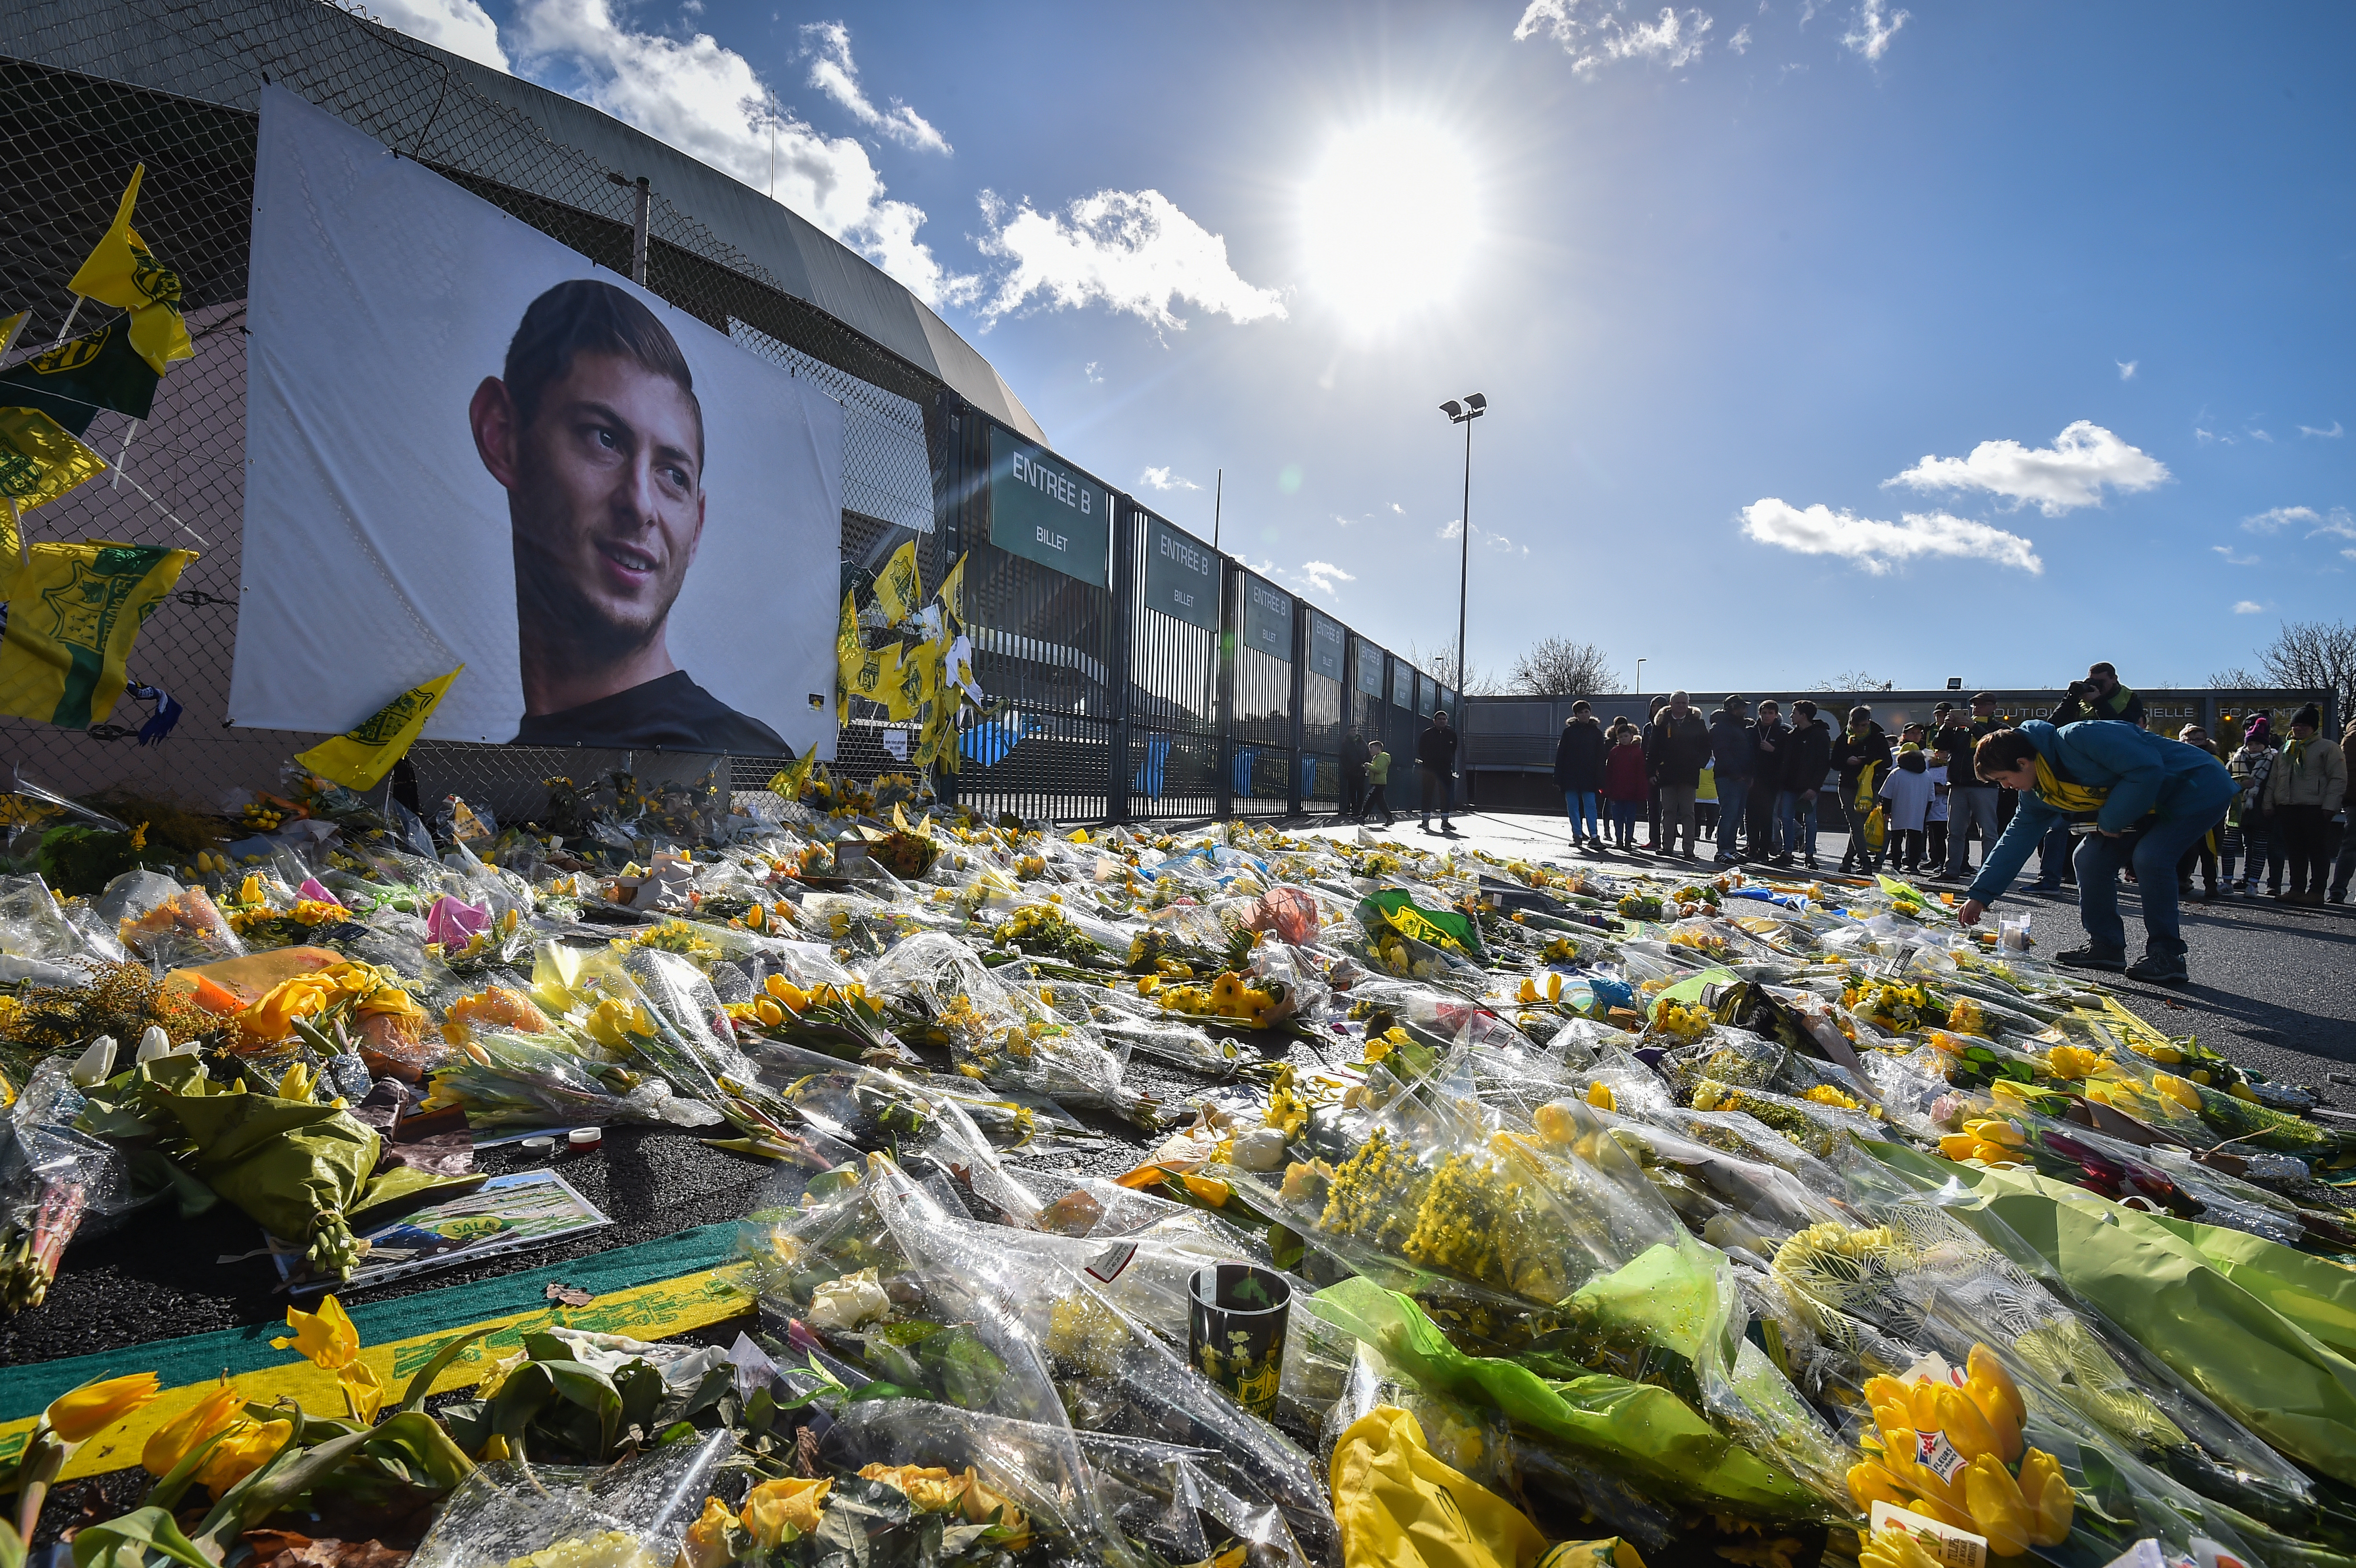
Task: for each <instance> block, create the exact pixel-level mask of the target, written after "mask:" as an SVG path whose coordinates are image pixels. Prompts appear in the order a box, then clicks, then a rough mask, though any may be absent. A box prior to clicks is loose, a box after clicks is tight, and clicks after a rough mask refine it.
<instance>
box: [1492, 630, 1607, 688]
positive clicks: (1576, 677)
mask: <svg viewBox="0 0 2356 1568" xmlns="http://www.w3.org/2000/svg"><path fill="white" fill-rule="evenodd" d="M1507 679H1508V681H1509V683H1510V685H1511V688H1512V689H1514V690H1515V691H1526V692H1528V693H1529V694H1530V695H1532V696H1533V697H1558V696H1559V697H1602V696H1607V695H1609V694H1610V693H1612V692H1615V691H1624V690H1626V689H1627V688H1626V687H1625V686H1624V685H1623V684H1622V682H1621V679H1620V677H1618V676H1617V675H1614V674H1613V673H1612V666H1611V662H1610V661H1609V660H1608V659H1606V658H1605V657H1604V654H1603V650H1602V649H1601V648H1599V647H1597V646H1596V645H1594V644H1593V643H1574V642H1572V641H1571V640H1570V639H1569V637H1543V638H1540V639H1539V640H1538V641H1537V642H1535V643H1533V644H1531V645H1529V646H1528V647H1526V648H1525V649H1523V650H1522V652H1521V653H1520V654H1519V655H1517V656H1515V659H1514V667H1513V671H1512V673H1511V674H1510V675H1509V676H1508V677H1507Z"/></svg>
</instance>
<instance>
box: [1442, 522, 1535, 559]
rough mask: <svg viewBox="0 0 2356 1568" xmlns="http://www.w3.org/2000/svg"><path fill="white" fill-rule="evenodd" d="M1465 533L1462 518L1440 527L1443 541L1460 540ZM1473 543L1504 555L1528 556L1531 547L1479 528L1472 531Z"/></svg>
mask: <svg viewBox="0 0 2356 1568" xmlns="http://www.w3.org/2000/svg"><path fill="white" fill-rule="evenodd" d="M1463 533H1464V519H1463V518H1462V517H1451V518H1449V519H1448V520H1447V521H1446V522H1444V523H1442V524H1440V538H1441V539H1451V540H1452V539H1460V538H1462V536H1463ZM1472 542H1473V543H1474V544H1477V545H1479V546H1481V547H1482V548H1483V549H1494V550H1496V551H1498V552H1499V553H1501V554H1504V555H1515V554H1519V555H1527V554H1529V553H1530V547H1529V546H1527V545H1526V544H1522V545H1517V544H1515V542H1514V541H1513V540H1511V539H1507V538H1506V537H1505V535H1503V534H1493V533H1491V532H1490V531H1489V530H1488V529H1486V528H1480V527H1477V526H1476V527H1475V528H1473V529H1472Z"/></svg>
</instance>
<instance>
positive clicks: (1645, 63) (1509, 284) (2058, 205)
mask: <svg viewBox="0 0 2356 1568" xmlns="http://www.w3.org/2000/svg"><path fill="white" fill-rule="evenodd" d="M379 9H380V12H381V13H383V14H385V15H386V17H387V19H388V20H390V21H392V22H393V23H395V25H397V26H401V27H405V28H407V29H408V30H410V31H412V32H415V33H417V34H419V35H420V36H421V37H428V38H431V39H433V40H434V41H435V42H439V43H443V44H444V45H445V47H451V48H458V49H460V50H461V51H462V52H466V53H470V54H473V55H475V56H477V58H484V59H497V60H499V61H501V62H503V63H505V64H507V65H508V66H509V68H511V69H516V70H518V71H519V73H520V74H523V75H526V76H529V77H531V78H532V79H533V80H539V81H541V82H544V83H546V84H548V85H551V86H553V87H557V88H560V89H562V90H563V91H569V92H573V93H574V94H575V95H577V96H581V97H583V98H585V99H587V100H588V101H592V102H594V103H597V104H598V105H599V106H601V107H604V108H606V109H607V110H608V111H609V112H615V113H616V114H617V115H618V116H619V117H621V118H623V119H626V120H629V121H631V122H632V123H637V124H638V125H640V126H642V127H643V128H644V129H647V130H648V131H650V132H652V133H655V134H657V135H659V136H662V137H663V138H664V139H665V140H668V141H670V142H672V143H673V144H677V145H680V146H681V147H683V148H685V149H686V150H688V151H690V152H692V153H694V154H696V155H698V156H701V157H703V158H705V159H706V160H707V161H709V162H712V163H713V164H715V165H718V166H720V167H722V168H723V169H726V170H728V171H729V172H731V173H733V174H735V175H736V176H738V177H740V178H743V179H745V180H746V181H747V183H750V184H752V185H754V186H755V187H762V188H766V186H767V183H768V173H767V171H768V166H769V165H768V148H769V147H770V145H771V143H772V133H773V132H774V133H775V139H776V145H777V146H778V148H779V149H780V160H781V165H782V168H781V173H780V175H779V177H778V180H777V187H776V189H777V195H778V197H779V198H780V199H783V200H785V201H787V203H788V204H789V205H791V206H794V207H795V208H797V209H798V210H801V211H803V212H805V213H806V214H808V215H809V216H810V217H811V218H813V219H815V220H817V221H819V223H820V224H821V226H823V227H826V228H827V229H829V230H830V231H831V232H834V233H836V234H837V235H838V236H839V237H841V238H842V239H843V240H845V242H846V243H849V244H851V245H853V246H854V247H855V248H857V249H859V250H861V251H862V252H863V253H865V254H867V255H869V256H870V257H871V258H873V259H874V260H876V261H878V262H879V264H882V265H883V266H885V267H886V268H887V270H889V271H891V272H894V275H895V276H898V277H900V278H901V279H902V280H903V281H905V282H906V283H909V284H910V286H911V287H913V288H916V289H917V290H918V291H919V292H920V293H925V294H926V296H927V297H929V298H931V299H932V300H934V301H935V302H936V304H937V308H938V309H939V310H940V311H941V314H942V315H944V317H945V318H947V319H948V321H949V322H950V323H951V324H952V325H955V326H957V327H958V329H959V330H960V331H962V332H964V333H965V334H966V335H967V336H969V338H971V339H972V340H973V341H974V342H975V343H976V344H977V345H978V346H980V348H981V350H982V351H983V352H984V353H985V354H986V355H988V356H989V357H990V358H991V361H992V362H993V363H994V364H995V365H996V366H997V367H998V368H999V370H1000V372H1001V374H1002V375H1004V376H1005V378H1006V379H1007V380H1008V382H1009V383H1010V384H1011V385H1012V386H1013V388H1014V389H1015V390H1016V392H1017V393H1018V395H1020V396H1021V397H1022V398H1023V400H1024V401H1025V403H1026V404H1028V406H1029V407H1030V408H1031V410H1032V411H1033V413H1034V414H1035V415H1036V416H1037V417H1038V418H1039V420H1040V421H1041V422H1042V423H1043V424H1044V426H1045V428H1046V430H1047V431H1048V432H1049V434H1050V436H1051V437H1052V438H1053V440H1054V443H1055V446H1056V448H1057V449H1058V450H1059V451H1060V452H1061V453H1063V454H1064V455H1065V456H1066V457H1067V458H1069V459H1070V460H1071V461H1073V462H1075V463H1076V464H1081V465H1083V466H1085V467H1087V468H1089V469H1091V470H1093V471H1094V472H1096V473H1097V474H1098V475H1101V476H1102V477H1103V478H1104V479H1105V480H1107V481H1108V483H1111V484H1113V485H1119V486H1122V487H1124V488H1128V489H1130V490H1131V491H1132V492H1134V493H1136V494H1138V495H1139V496H1141V498H1142V499H1144V500H1146V501H1147V502H1148V503H1149V504H1151V505H1153V506H1155V507H1157V508H1158V509H1160V510H1162V511H1163V512H1165V513H1166V514H1167V515H1169V516H1170V517H1173V519H1175V520H1177V521H1179V522H1181V523H1183V524H1184V525H1186V526H1188V527H1191V528H1196V529H1198V530H1199V531H1201V532H1202V533H1203V534H1205V536H1206V537H1207V536H1208V535H1209V533H1210V531H1211V526H1212V497H1213V485H1214V475H1215V474H1216V473H1218V472H1219V471H1221V470H1224V471H1225V475H1226V482H1225V504H1224V519H1223V524H1222V536H1223V542H1224V543H1226V546H1227V547H1228V548H1229V549H1234V550H1237V551H1238V552H1240V553H1242V554H1244V555H1246V556H1247V557H1248V560H1250V561H1252V562H1253V563H1254V564H1255V565H1265V567H1266V568H1267V569H1268V570H1269V571H1270V572H1271V573H1272V574H1273V575H1275V576H1277V577H1279V578H1280V580H1282V581H1286V582H1288V583H1290V584H1291V585H1292V586H1294V587H1296V588H1298V589H1300V590H1301V592H1305V593H1307V594H1308V595H1309V596H1310V597H1311V598H1312V600H1314V601H1316V602H1318V603H1322V604H1323V605H1325V606H1326V607H1327V608H1329V609H1331V610H1333V611H1334V612H1335V613H1338V614H1340V615H1341V616H1343V617H1344V619H1345V620H1347V621H1349V622H1350V623H1351V624H1354V625H1355V626H1356V627H1358V628H1359V629H1360V630H1362V631H1364V632H1365V633H1366V634H1367V635H1371V636H1373V637H1375V638H1376V639H1377V640H1380V641H1382V642H1384V643H1386V644H1387V645H1390V646H1392V647H1394V648H1399V649H1405V648H1406V647H1407V646H1408V645H1410V644H1413V645H1416V646H1418V647H1419V648H1420V649H1422V650H1424V651H1425V652H1427V653H1438V652H1440V651H1441V650H1444V649H1446V648H1448V647H1449V646H1450V645H1451V644H1452V641H1453V638H1454V635H1455V626H1456V588H1457V553H1458V545H1457V543H1456V542H1455V541H1456V535H1455V528H1456V527H1457V523H1458V519H1459V517H1460V515H1461V512H1462V490H1461V486H1462V467H1461V464H1462V453H1463V448H1462V439H1461V432H1459V431H1457V430H1455V429H1453V428H1451V426H1450V425H1449V423H1448V421H1447V420H1446V419H1445V418H1444V417H1443V416H1442V415H1441V414H1440V411H1438V408H1437V405H1438V404H1439V403H1440V400H1442V399H1445V398H1451V397H1457V396H1460V395H1462V394H1463V393H1466V392H1471V391H1482V392H1484V393H1486V394H1487V395H1488V397H1489V399H1490V400H1491V404H1492V410H1493V411H1492V412H1491V413H1490V414H1489V415H1488V416H1487V417H1485V418H1484V419H1483V420H1482V421H1480V423H1479V424H1478V426H1477V427H1476V429H1475V432H1474V437H1473V464H1472V523H1473V533H1472V573H1471V578H1472V581H1471V604H1472V612H1471V623H1472V633H1471V637H1470V644H1471V655H1472V664H1473V667H1474V669H1475V672H1476V674H1477V673H1478V672H1480V671H1482V670H1483V669H1502V667H1505V665H1506V664H1508V663H1509V662H1510V660H1511V658H1512V656H1513V655H1514V654H1515V653H1516V652H1517V651H1519V650H1520V649H1521V648H1523V647H1524V646H1526V645H1528V644H1529V643H1530V642H1532V641H1533V640H1535V639H1536V638H1537V637H1540V636H1546V635H1568V636H1569V637H1572V638H1574V639H1577V640H1580V641H1592V642H1595V643H1597V644H1599V645H1601V647H1602V648H1603V649H1604V650H1605V651H1606V652H1607V654H1609V655H1610V656H1611V657H1612V661H1613V663H1614V664H1615V666H1616V667H1618V669H1619V671H1620V673H1621V674H1622V677H1631V676H1633V674H1634V668H1635V661H1636V660H1637V659H1638V658H1639V657H1642V658H1644V660H1645V661H1646V662H1645V665H1644V685H1645V687H1646V688H1647V689H1654V690H1659V689H1665V688H1666V687H1667V686H1670V685H1676V684H1690V685H1692V686H1694V687H1695V688H1697V689H1698V688H1705V687H1707V688H1713V689H1718V688H1725V687H1727V686H1730V685H1731V686H1733V687H1736V688H1741V689H1746V690H1750V691H1752V692H1760V691H1767V690H1772V689H1776V688H1798V687H1804V686H1807V685H1810V684H1813V683H1815V682H1819V681H1821V680H1823V679H1824V678H1826V677H1829V676H1831V675H1833V674H1835V673H1836V672H1839V671H1845V670H1849V669H1855V668H1864V669H1867V670H1869V671H1871V672H1873V673H1875V674H1878V675H1880V676H1882V677H1887V678H1892V679H1895V680H1897V681H1898V682H1899V684H1900V685H1901V686H1932V685H1937V684H1940V683H1941V682H1942V681H1944V678H1945V677H1949V676H1961V677H1963V678H1964V679H1965V682H1966V683H1967V684H1969V685H1979V684H1983V683H1985V684H1989V685H1996V684H2008V685H2010V684H2058V683H2060V682H2061V681H2062V680H2064V679H2066V678H2067V677H2070V676H2071V675H2072V674H2074V673H2077V672H2078V671H2081V670H2083V667H2084V666H2085V664H2086V663H2087V661H2088V660H2090V659H2093V658H2097V657H2108V658H2111V659H2114V660H2115V661H2116V662H2117V663H2118V665H2119V667H2120V669H2121V671H2122V673H2123V675H2124V676H2125V677H2126V679H2127V680H2128V681H2129V683H2130V684H2135V685H2142V686H2150V687H2157V686H2163V685H2170V684H2198V683H2200V682H2201V681H2203V680H2205V679H2206V678H2207V677H2208V676H2209V675H2210V674H2211V671H2214V670H2216V669H2219V668H2221V667H2225V666H2229V665H2235V664H2243V663H2247V662H2250V655H2251V653H2252V651H2253V649H2254V648H2255V647H2256V646H2257V645H2260V644H2262V643H2264V642H2265V640H2267V639H2268V638H2269V637H2270V636H2271V635H2273V633H2274V630H2275V628H2276V625H2277V624H2279V623H2280V622H2281V621H2283V620H2286V619H2288V620H2306V619H2340V618H2344V617H2345V616H2346V615H2347V614H2348V613H2349V599H2350V589H2351V583H2356V516H2351V508H2356V464H2351V457H2350V447H2351V442H2350V437H2349V435H2348V428H2349V426H2350V424H2351V421H2356V378H2351V345H2356V331H2351V326H2356V322H2351V315H2356V306H2351V300H2352V299H2356V288H2351V285H2352V284H2356V200H2351V197H2356V175H2351V160H2350V157H2349V155H2348V149H2349V148H2350V147H2351V146H2356V101H2351V96H2350V95H2349V94H2348V93H2347V92H2346V91H2344V88H2343V86H2342V84H2340V83H2339V82H2337V81H2336V80H2335V76H2336V75H2337V74H2338V73H2339V72H2340V71H2341V70H2342V69H2344V62H2345V61H2346V60H2347V59H2349V58H2350V52H2351V44H2356V12H2351V9H2350V8H2349V7H2348V6H2346V5H2330V4H2308V5H2297V4H2285V5H2269V6H2264V7H2247V8H2244V7H2229V8H2222V9H2221V8H2218V7H2214V6H2205V5H2189V4H2160V3H2153V0H2141V3H2135V4H2085V5H2070V6H2056V5H2036V4H2006V3H1997V0H1980V3H1975V4H1970V5H1958V4H1952V3H1951V4H1944V5H1942V4H1936V3H1933V0H1915V3H1914V4H1912V5H1906V6H1901V5H1895V4H1892V3H1891V0H1826V3H1820V4H1809V3H1807V0H1766V3H1765V4H1761V3H1760V0H1729V3H1724V4H1710V3H1705V4H1702V5H1699V6H1697V7H1687V6H1680V7H1678V8H1676V9H1674V10H1668V11H1664V10H1663V9H1662V8H1661V7H1660V6H1659V5H1650V6H1647V5H1627V6H1614V5H1609V4H1599V3H1598V0H1536V3H1535V4H1527V5H1524V4H1516V3H1514V0H1507V3H1505V4H1501V5H1483V4H1463V3H1458V4H1445V5H1354V6H1342V5H1317V6H1269V5H1194V6H1186V7H1155V8H1147V7H1127V6H1101V5H1096V6H1076V5H1074V6H1050V5H994V6H984V7H979V8H977V7H972V6H948V5H938V6H936V5H888V6H868V7H859V8H853V9H843V8H841V7H840V6H835V7H830V8H827V9H822V10H794V9H790V8H787V7H784V6H781V5H777V4H776V3H775V0H760V3H747V0H701V3H698V0H688V4H687V5H684V6H682V5H679V4H677V3H676V0H662V3H659V4H655V3H643V0H641V3H636V4H630V5H621V4H619V3H618V0H395V3H394V4H393V5H391V8H390V9H389V10H388V9H387V8H385V7H383V6H380V7H379ZM2335 148H2337V149H2339V150H2338V151H2336V152H2335V151H2334V150H2333V149H2335ZM1158 485H1159V486H1167V487H1166V488H1162V487H1157V486H1158Z"/></svg>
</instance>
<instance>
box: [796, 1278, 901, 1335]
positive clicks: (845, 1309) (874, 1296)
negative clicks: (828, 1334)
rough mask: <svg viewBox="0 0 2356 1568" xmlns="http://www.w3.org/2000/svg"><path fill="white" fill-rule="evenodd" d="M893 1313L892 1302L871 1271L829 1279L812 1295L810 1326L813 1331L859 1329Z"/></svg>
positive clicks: (880, 1282) (881, 1283)
mask: <svg viewBox="0 0 2356 1568" xmlns="http://www.w3.org/2000/svg"><path fill="white" fill-rule="evenodd" d="M891 1310H892V1298H891V1297H890V1296H886V1295H884V1294H883V1282H882V1281H881V1280H880V1279H878V1278H877V1277H876V1275H875V1271H874V1270H873V1269H872V1268H863V1269H861V1270H860V1271H859V1272H858V1273H857V1274H847V1275H843V1276H842V1277H841V1279H830V1280H829V1281H827V1282H826V1283H825V1284H824V1285H819V1287H818V1289H817V1290H815V1291H813V1292H811V1294H810V1309H809V1319H808V1320H809V1326H810V1327H811V1328H837V1329H842V1328H858V1327H859V1326H860V1325H861V1324H862V1323H872V1322H873V1321H874V1320H875V1319H876V1318H878V1317H883V1315H884V1314H885V1313H886V1312H889V1311H891Z"/></svg>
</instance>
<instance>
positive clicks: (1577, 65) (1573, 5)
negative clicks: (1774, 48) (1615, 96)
mask: <svg viewBox="0 0 2356 1568" xmlns="http://www.w3.org/2000/svg"><path fill="white" fill-rule="evenodd" d="M1711 26H1712V23H1711V19H1710V18H1709V17H1708V16H1704V15H1703V14H1702V13H1701V12H1699V11H1687V13H1686V14H1685V16H1682V17H1680V16H1678V15H1677V14H1676V11H1675V10H1674V9H1672V8H1671V7H1669V6H1666V5H1664V6H1662V7H1661V14H1660V16H1658V17H1657V18H1655V20H1654V21H1652V22H1650V23H1644V22H1632V21H1630V20H1629V19H1628V18H1626V17H1625V16H1622V15H1620V14H1619V12H1618V11H1617V10H1615V9H1613V8H1612V6H1611V5H1607V4H1604V3H1603V0H1597V4H1595V5H1592V6H1588V5H1585V0H1529V4H1528V5H1527V6H1526V8H1525V9H1524V10H1523V12H1522V19H1521V20H1520V21H1519V22H1517V23H1516V24H1515V27H1514V39H1515V42H1516V43H1519V42H1523V41H1525V40H1526V39H1529V38H1532V37H1537V35H1538V34H1541V33H1543V34H1545V35H1546V36H1547V37H1549V38H1551V39H1553V40H1554V41H1555V42H1556V43H1558V44H1559V45H1561V46H1562V52H1563V53H1565V54H1567V55H1569V57H1570V68H1571V69H1572V70H1573V71H1575V72H1577V73H1578V74H1580V75H1581V76H1590V75H1592V74H1593V73H1594V72H1595V71H1596V70H1597V69H1600V68H1601V66H1603V65H1604V64H1605V63H1606V62H1607V61H1611V60H1623V59H1648V60H1651V61H1653V62H1654V63H1655V64H1656V65H1663V66H1666V67H1668V68H1669V69H1672V70H1674V69H1676V68H1677V67H1679V66H1684V65H1689V64H1691V63H1692V62H1693V60H1694V59H1697V57H1698V56H1699V55H1700V54H1701V51H1702V46H1703V44H1704V43H1705V42H1706V41H1707V39H1708V34H1709V29H1710V27H1711ZM1745 32H1746V33H1747V32H1748V29H1747V28H1746V29H1745Z"/></svg>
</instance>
